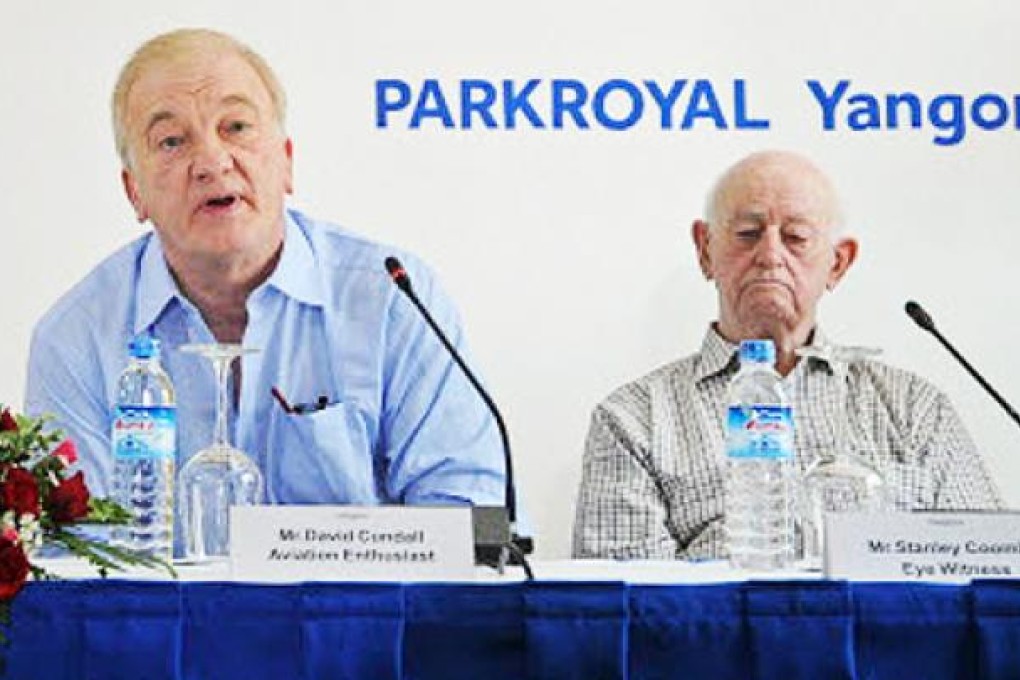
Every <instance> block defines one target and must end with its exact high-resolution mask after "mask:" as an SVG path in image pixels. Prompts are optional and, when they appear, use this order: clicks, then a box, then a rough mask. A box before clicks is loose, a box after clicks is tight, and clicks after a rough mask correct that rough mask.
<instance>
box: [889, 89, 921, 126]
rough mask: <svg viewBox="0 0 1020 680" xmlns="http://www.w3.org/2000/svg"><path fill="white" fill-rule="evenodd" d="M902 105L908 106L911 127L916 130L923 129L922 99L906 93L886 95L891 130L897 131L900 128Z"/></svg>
mask: <svg viewBox="0 0 1020 680" xmlns="http://www.w3.org/2000/svg"><path fill="white" fill-rule="evenodd" d="M901 104H906V105H907V113H909V114H910V127H912V128H914V129H917V128H919V127H921V98H920V97H918V96H917V95H916V94H912V93H910V92H904V93H902V94H890V95H886V97H885V109H886V117H887V119H888V122H889V129H890V130H896V129H897V128H899V126H900V114H899V106H900V105H901Z"/></svg>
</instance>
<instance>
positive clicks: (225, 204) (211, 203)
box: [205, 194, 237, 208]
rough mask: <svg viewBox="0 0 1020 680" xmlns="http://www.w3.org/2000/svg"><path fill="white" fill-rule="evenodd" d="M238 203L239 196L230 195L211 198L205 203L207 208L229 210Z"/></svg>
mask: <svg viewBox="0 0 1020 680" xmlns="http://www.w3.org/2000/svg"><path fill="white" fill-rule="evenodd" d="M236 202H237V196H234V195H233V194H229V195H227V196H217V197H215V198H210V199H209V200H207V201H206V202H205V207H207V208H229V207H230V206H232V205H234V203H236Z"/></svg>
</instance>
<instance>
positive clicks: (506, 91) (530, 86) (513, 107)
mask: <svg viewBox="0 0 1020 680" xmlns="http://www.w3.org/2000/svg"><path fill="white" fill-rule="evenodd" d="M541 82H542V81H541V80H538V79H532V80H529V81H528V83H527V84H526V85H525V86H524V88H523V89H522V90H521V91H520V92H517V93H515V92H514V81H512V80H504V81H503V119H504V121H505V122H506V129H507V130H513V129H514V128H516V127H517V112H518V111H520V112H521V113H523V114H524V117H525V118H527V119H528V122H529V123H531V125H532V127H536V128H544V127H545V123H543V122H542V119H541V118H540V117H539V115H538V113H537V112H536V111H535V109H534V108H533V107H532V106H531V103H530V102H529V101H528V97H530V96H531V93H532V92H534V91H535V88H536V87H538V85H539V83H541Z"/></svg>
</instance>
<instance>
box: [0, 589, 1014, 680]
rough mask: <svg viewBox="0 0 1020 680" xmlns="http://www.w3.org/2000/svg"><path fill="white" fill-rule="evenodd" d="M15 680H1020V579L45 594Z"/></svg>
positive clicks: (18, 643) (17, 634)
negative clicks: (966, 582)
mask: <svg viewBox="0 0 1020 680" xmlns="http://www.w3.org/2000/svg"><path fill="white" fill-rule="evenodd" d="M13 614H14V620H13V626H12V628H11V630H10V631H9V635H10V638H11V644H10V646H9V647H8V648H7V649H6V651H5V653H4V656H5V657H6V662H7V674H6V676H5V677H9V678H25V679H31V680H60V679H63V678H68V679H70V678H75V679H78V678H90V679H91V678H95V679H97V680H116V679H118V678H124V679H130V680H141V679H147V680H157V679H162V678H167V679H169V678H195V679H201V680H217V679H219V678H239V679H242V680H260V679H262V678H265V679H267V680H268V679H272V680H303V679H308V680H311V679H316V680H318V679H320V678H329V679H333V678H337V679H343V678H365V679H370V680H387V679H390V678H414V679H430V678H436V679H441V680H457V679H458V678H465V679H470V680H495V679H499V678H507V679H513V680H520V679H522V678H550V679H553V678H555V679H556V680H564V679H569V678H577V679H578V680H596V679H598V678H642V679H653V678H706V679H709V678H710V679H712V680H715V679H719V680H726V679H729V678H733V679H740V680H746V679H753V678H783V679H784V680H792V679H796V678H805V679H810V680H820V679H826V680H828V679H839V678H868V679H872V678H895V679H897V680H900V679H905V680H909V679H913V678H918V679H923V680H938V679H940V678H961V679H963V678H987V679H989V680H993V679H999V678H1002V679H1005V678H1020V581H989V582H977V583H975V584H974V585H971V586H946V585H929V584H873V583H860V584H857V583H845V582H749V583H728V584H713V585H663V586H653V585H627V584H623V583H561V582H543V583H534V584H519V583H513V584H456V585H454V584H450V585H445V584H444V585H432V584H429V585H421V584H419V585H406V584H301V585H293V586H268V585H254V584H237V583H234V584H232V583H173V582H170V583H164V582H160V583H154V582H128V581H74V582H51V583H33V584H30V585H29V586H27V587H26V589H25V590H24V591H23V592H22V594H21V595H20V596H19V597H18V599H17V600H16V601H15V603H14V610H13Z"/></svg>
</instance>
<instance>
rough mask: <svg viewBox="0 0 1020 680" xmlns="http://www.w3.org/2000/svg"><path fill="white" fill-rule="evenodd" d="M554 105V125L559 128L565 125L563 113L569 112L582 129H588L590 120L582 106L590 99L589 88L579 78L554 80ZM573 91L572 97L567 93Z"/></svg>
mask: <svg viewBox="0 0 1020 680" xmlns="http://www.w3.org/2000/svg"><path fill="white" fill-rule="evenodd" d="M552 88H553V89H552V107H553V111H552V113H553V127H554V128H556V129H557V130H559V129H561V128H562V127H563V114H565V113H569V114H570V117H571V118H573V119H574V125H576V126H577V127H578V128H580V129H582V130H587V129H588V121H587V120H585V118H584V112H583V111H581V107H582V106H584V103H585V102H586V101H588V88H586V87H585V86H584V83H582V82H581V81H579V80H554V81H552ZM568 92H570V93H572V95H573V96H572V97H571V98H570V99H568V98H567V93H568Z"/></svg>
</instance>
